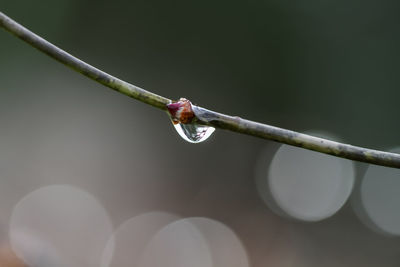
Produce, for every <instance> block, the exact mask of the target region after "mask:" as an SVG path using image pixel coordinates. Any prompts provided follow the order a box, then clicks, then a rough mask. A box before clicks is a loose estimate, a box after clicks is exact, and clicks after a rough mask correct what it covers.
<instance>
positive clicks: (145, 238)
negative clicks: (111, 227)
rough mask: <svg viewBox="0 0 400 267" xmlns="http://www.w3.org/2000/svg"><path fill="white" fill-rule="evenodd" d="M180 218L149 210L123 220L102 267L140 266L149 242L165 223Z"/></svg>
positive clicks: (107, 248) (109, 243) (105, 254)
mask: <svg viewBox="0 0 400 267" xmlns="http://www.w3.org/2000/svg"><path fill="white" fill-rule="evenodd" d="M177 219H179V217H178V216H176V215H173V214H170V213H166V212H159V211H154V212H149V213H145V214H141V215H138V216H135V217H133V218H130V219H128V220H126V221H125V222H123V223H122V224H121V225H120V226H119V227H118V228H117V229H116V231H115V232H114V234H113V235H112V237H111V238H110V239H109V241H108V243H107V246H106V249H105V250H104V253H103V257H102V262H101V267H111V266H112V267H123V266H138V264H139V261H140V259H141V257H142V256H143V252H144V250H145V248H146V246H147V244H148V242H149V241H150V240H151V239H152V238H153V236H154V235H155V234H156V233H157V232H158V231H159V230H160V229H161V228H163V227H164V226H165V225H167V224H169V223H171V222H173V221H175V220H177Z"/></svg>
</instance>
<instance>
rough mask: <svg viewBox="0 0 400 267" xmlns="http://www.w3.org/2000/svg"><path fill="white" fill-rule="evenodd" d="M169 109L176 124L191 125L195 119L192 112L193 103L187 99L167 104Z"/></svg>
mask: <svg viewBox="0 0 400 267" xmlns="http://www.w3.org/2000/svg"><path fill="white" fill-rule="evenodd" d="M167 109H168V112H169V114H170V115H171V118H172V121H173V122H174V123H175V124H176V123H183V124H187V123H190V122H191V121H192V120H193V118H194V117H195V116H194V112H193V110H192V103H191V102H190V101H189V100H187V99H185V98H181V99H179V101H177V102H174V103H171V104H167Z"/></svg>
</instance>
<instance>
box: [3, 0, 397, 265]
mask: <svg viewBox="0 0 400 267" xmlns="http://www.w3.org/2000/svg"><path fill="white" fill-rule="evenodd" d="M1 11H2V12H4V13H5V14H7V15H8V16H10V17H11V18H13V19H15V20H16V21H18V22H20V23H21V24H23V25H24V26H26V27H27V28H29V29H31V30H32V31H34V32H36V33H37V34H39V35H41V36H42V37H44V38H46V39H47V40H49V41H50V42H53V43H54V44H56V45H58V46H59V47H61V48H63V49H65V50H66V51H68V52H70V53H72V54H73V55H75V56H77V57H78V58H80V59H82V60H84V61H86V62H88V63H89V64H92V65H94V66H96V67H98V68H100V69H102V70H104V71H106V72H109V73H110V74H112V75H115V76H117V77H120V78H122V79H124V80H126V81H128V82H131V83H133V84H135V85H138V86H140V87H143V88H145V89H147V90H150V91H152V92H155V93H157V94H160V95H163V96H166V97H169V98H172V99H178V98H180V97H186V98H188V99H190V100H191V101H193V102H194V103H197V104H199V105H201V106H204V107H207V108H210V109H213V110H216V111H220V112H223V113H227V114H231V115H239V116H241V117H244V118H248V119H253V120H256V121H260V122H264V123H268V124H272V125H275V126H280V127H285V128H289V129H293V130H299V131H305V130H322V131H326V132H329V133H331V134H333V135H335V136H338V137H340V138H341V139H342V140H344V141H345V142H349V143H352V144H355V145H360V146H366V147H372V148H376V149H387V148H389V147H395V146H398V145H399V134H398V133H399V130H400V125H399V124H398V123H397V122H398V114H399V104H398V101H399V99H400V90H399V89H398V88H399V86H400V75H398V73H399V72H400V64H399V62H400V50H399V49H398V47H400V34H399V26H400V25H399V24H400V16H399V15H398V14H399V11H400V3H399V2H398V1H389V0H383V1H378V0H367V1H359V0H358V1H356V0H352V1H343V0H341V1H331V0H324V1H282V0H268V1H256V0H251V1H246V2H245V1H159V0H138V1H136V0H135V1H122V0H114V1H78V0H51V1H50V0H42V1H26V0H24V1H10V0H3V1H2V3H1ZM0 47H1V49H0V79H1V84H0V128H1V129H2V130H1V134H0V137H2V141H0V143H1V144H0V146H1V147H0V148H1V149H2V151H3V154H2V155H1V156H0V160H1V159H3V163H2V164H3V165H4V166H7V168H6V169H7V172H5V171H4V169H3V172H2V173H0V177H1V176H5V177H9V180H10V181H11V180H12V183H11V185H8V187H7V188H8V189H9V190H11V191H12V190H14V191H12V192H15V194H14V195H13V196H12V197H11V198H10V199H8V200H7V201H5V202H3V204H2V208H3V212H2V213H3V214H5V215H3V216H0V217H3V219H2V220H3V221H7V214H9V213H10V212H11V208H12V204H13V203H14V202H15V201H17V200H18V198H19V197H22V196H23V195H24V194H26V193H27V192H29V191H30V190H32V189H34V188H36V187H37V186H38V185H43V184H48V183H58V182H62V183H73V184H78V185H79V186H81V187H83V188H85V189H86V190H89V191H91V192H94V193H95V194H96V195H97V196H98V197H99V198H100V199H101V200H102V202H103V203H104V205H105V206H106V208H108V209H109V210H111V212H110V214H111V216H112V219H113V220H114V222H116V223H117V224H118V223H119V222H120V221H121V220H122V219H124V218H127V217H129V214H134V213H135V212H137V211H143V210H147V209H154V208H164V209H170V210H174V211H175V212H181V213H183V214H185V215H198V214H200V215H204V216H215V217H217V218H219V219H221V220H225V221H226V222H230V223H231V226H232V225H233V226H232V227H233V228H234V229H235V230H237V231H238V232H239V234H241V238H243V239H244V242H245V243H246V246H247V248H248V250H249V254H250V256H251V258H252V259H253V261H254V262H255V265H254V266H263V265H262V254H263V253H262V249H261V248H260V246H261V247H262V244H264V243H263V241H262V240H260V238H259V237H257V234H256V233H255V232H252V230H248V229H247V227H250V226H249V225H248V224H245V223H244V222H242V221H240V220H239V221H238V220H236V219H235V218H236V216H237V215H236V214H237V213H238V212H239V211H241V212H243V213H240V214H245V213H246V212H248V211H249V210H252V209H254V210H256V211H257V212H265V213H268V214H269V217H267V218H264V221H265V220H270V219H271V217H273V218H274V219H273V220H278V221H279V223H281V224H285V225H288V226H289V227H291V228H293V229H295V230H293V231H294V232H296V233H297V235H304V236H306V239H307V240H309V242H311V243H312V242H317V243H319V242H320V243H321V244H322V245H321V246H320V247H319V248H318V251H319V253H320V255H319V256H317V255H316V256H315V257H313V256H312V255H308V254H307V255H308V257H309V258H311V259H314V261H315V262H314V263H315V266H321V262H320V261H319V260H321V259H324V257H326V258H328V261H329V259H333V258H335V257H344V260H343V262H342V263H343V265H329V264H328V265H325V266H358V265H357V264H359V266H367V265H365V264H371V265H368V266H376V265H374V264H376V263H377V262H379V260H378V259H379V258H381V257H385V259H386V260H383V261H382V262H381V263H383V264H384V265H380V266H396V265H393V264H394V263H395V259H396V256H395V255H396V254H395V253H394V250H393V247H394V246H395V245H396V242H395V241H393V240H392V239H386V237H381V236H379V235H376V234H374V233H372V232H370V231H368V230H367V229H364V228H363V226H362V225H361V224H360V223H359V222H358V221H357V219H356V217H355V216H354V214H353V213H352V212H351V211H350V210H349V208H348V207H347V209H345V211H343V212H342V213H339V214H338V215H337V217H335V218H333V219H328V220H331V221H329V222H322V223H318V224H312V225H303V224H301V223H300V224H297V223H294V222H287V221H285V220H284V219H277V218H276V217H274V216H275V215H271V213H270V211H268V210H267V209H266V208H264V207H263V204H262V203H261V201H260V199H259V198H258V197H257V194H256V189H255V188H254V181H253V168H254V164H255V162H256V160H257V156H258V155H259V153H260V151H261V150H262V149H263V147H264V146H267V145H270V143H269V142H267V141H264V140H258V139H254V138H252V137H246V136H241V135H237V134H233V133H228V132H223V131H218V132H217V134H215V136H213V137H212V139H211V140H210V141H208V142H207V143H205V144H200V145H195V146H194V145H189V144H186V143H184V142H183V141H181V140H180V139H178V136H177V135H176V133H175V132H174V130H173V128H172V126H171V125H169V122H168V120H167V116H165V115H164V114H162V113H160V111H158V110H154V109H152V108H151V107H147V106H145V105H143V104H141V103H139V102H136V101H134V100H131V99H129V98H127V97H125V96H123V95H118V94H117V93H115V92H113V91H111V90H108V89H107V88H104V87H102V86H100V85H97V84H95V83H94V82H92V81H90V80H88V79H86V78H85V77H81V76H80V75H79V74H76V73H73V72H72V71H71V70H69V69H67V68H65V67H64V66H62V65H60V64H59V63H58V62H55V61H54V60H52V59H50V58H48V57H47V56H45V55H43V54H41V53H39V52H38V51H36V50H35V49H33V48H31V47H29V46H28V45H26V44H24V43H23V42H22V41H20V40H18V39H16V38H15V37H13V36H12V35H10V34H8V33H6V32H4V31H0ZM60 142H61V143H60ZM43 147H44V148H43ZM46 149H47V150H46ZM68 149H69V150H68ZM80 149H82V151H83V154H80V157H78V158H79V160H76V161H74V160H72V159H73V158H74V157H75V155H76V154H77V153H80V152H82V151H81V150H80ZM85 149H86V150H85ZM43 151H44V152H43ZM85 151H86V152H85ZM85 153H86V154H85ZM94 155H96V156H98V158H97V157H94ZM182 155H184V156H182ZM40 157H43V159H42V160H41V161H40V160H39V161H37V158H40ZM52 157H54V159H52ZM182 157H183V158H182ZM57 159H59V161H57ZM69 160H72V161H71V162H70V161H69ZM86 161H88V162H86ZM17 163H18V164H17ZM65 164H66V165H67V167H66V166H65ZM0 165H1V164H0ZM84 165H88V166H86V167H87V168H88V171H87V172H88V173H90V171H93V170H95V169H96V172H95V174H93V173H91V174H90V175H88V176H87V177H86V178H85V179H82V177H81V176H82V175H84V174H85V170H86V169H84V167H83V166H84ZM21 166H22V167H21ZM54 166H56V167H54ZM362 166H364V167H365V165H362ZM69 167H70V168H71V169H70V168H69ZM81 167H82V168H83V169H82V171H81V172H80V171H79V170H81V169H79V168H81ZM18 168H22V170H21V169H19V170H18V171H16V172H14V171H15V170H17V169H18ZM51 168H53V169H54V170H53V171H54V173H57V172H58V173H60V174H61V175H60V177H50V176H51V173H52V172H51V171H49V177H47V178H45V179H41V178H40V177H42V176H43V173H46V171H44V170H43V169H45V170H47V171H48V169H51ZM75 168H77V169H78V170H76V171H72V170H74V169H75ZM0 170H1V166H0ZM70 171H71V172H70ZM26 173H31V174H33V176H34V177H39V178H37V179H35V178H34V177H33V178H32V179H31V178H29V177H26V176H24V174H26ZM71 173H72V174H71ZM96 174H98V175H96ZM132 176H135V177H136V176H140V177H142V178H140V179H139V181H138V180H134V179H133V180H132ZM188 176H190V177H189V178H188ZM70 177H75V178H70ZM151 177H152V178H151ZM149 179H150V181H149ZM208 187H210V188H212V190H211V193H209V194H205V195H203V196H202V197H204V198H205V199H202V198H199V199H196V197H198V196H199V195H200V192H201V190H203V189H204V188H208ZM138 188H140V192H142V191H144V192H149V193H148V194H150V195H151V194H153V195H154V198H151V199H150V200H148V202H146V201H144V202H138V201H137V199H136V195H135V193H137V194H140V193H139V192H136V191H135V190H139V189H138ZM204 190H205V189H204ZM141 194H142V195H146V194H144V193H141ZM0 202H1V201H0ZM215 203H217V204H215ZM214 205H215V206H214ZM117 207H118V208H117ZM239 222H240V223H243V225H241V224H240V223H239ZM262 222H263V220H261V219H260V222H259V224H257V227H255V228H256V229H259V227H260V225H261V224H262ZM360 229H361V230H360ZM260 231H261V232H262V230H260ZM298 233H301V234H298ZM352 234H354V235H352ZM349 236H350V237H349ZM365 236H366V237H365ZM276 238H278V239H279V237H276ZM342 238H343V239H346V238H348V239H349V240H347V241H346V242H347V243H348V246H344V247H343V242H344V241H343V240H342ZM365 239H366V240H368V242H371V243H370V244H369V245H366V244H365V242H364V241H363V240H365ZM310 240H311V241H310ZM373 243H376V244H378V245H377V246H376V248H375V247H374V245H373ZM363 245H365V246H370V247H368V249H367V251H375V254H370V255H364V254H363V253H362V251H363V249H362V248H363V247H362V246H363ZM351 246H354V247H353V248H352V249H354V250H357V251H358V252H356V255H349V254H351V253H350V252H349V249H350V247H351ZM378 246H381V247H385V246H386V247H388V248H389V251H384V249H382V248H378ZM303 252H304V251H303ZM391 252H393V253H391ZM304 253H310V252H307V251H305V252H304ZM358 257H360V259H358ZM361 257H364V258H363V259H361ZM332 262H333V261H332ZM323 264H326V262H324V263H323ZM332 264H333V263H332ZM362 264H364V265H362ZM385 264H386V265H385ZM308 266H311V265H308ZM312 266H314V265H312Z"/></svg>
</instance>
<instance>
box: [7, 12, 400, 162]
mask: <svg viewBox="0 0 400 267" xmlns="http://www.w3.org/2000/svg"><path fill="white" fill-rule="evenodd" d="M0 26H1V27H3V28H4V29H5V30H7V31H9V32H10V33H12V34H14V35H15V36H17V37H18V38H20V39H21V40H23V41H24V42H26V43H28V44H30V45H31V46H33V47H35V48H37V49H38V50H40V51H41V52H43V53H45V54H47V55H48V56H50V57H52V58H53V59H55V60H57V61H59V62H61V63H63V64H64V65H66V66H68V67H70V68H72V69H73V70H75V71H77V72H79V73H81V74H83V75H85V76H87V77H88V78H90V79H92V80H94V81H97V82H99V83H101V84H103V85H105V86H107V87H109V88H111V89H113V90H115V91H118V92H120V93H122V94H124V95H127V96H129V97H132V98H134V99H137V100H139V101H141V102H143V103H146V104H149V105H151V106H153V107H156V108H159V109H162V110H167V107H166V105H167V104H169V103H171V102H172V101H171V100H170V99H168V98H165V97H162V96H159V95H157V94H154V93H152V92H149V91H146V90H144V89H142V88H140V87H137V86H135V85H132V84H130V83H127V82H125V81H123V80H121V79H118V78H116V77H114V76H111V75H109V74H107V73H106V72H104V71H102V70H99V69H97V68H95V67H93V66H91V65H89V64H87V63H85V62H83V61H82V60H80V59H78V58H76V57H74V56H72V55H70V54H68V53H67V52H65V51H64V50H62V49H60V48H58V47H57V46H55V45H53V44H51V43H50V42H48V41H46V40H45V39H43V38H41V37H40V36H38V35H36V34H35V33H33V32H31V31H30V30H28V29H26V28H25V27H23V26H22V25H20V24H19V23H17V22H16V21H14V20H12V19H11V18H9V17H7V16H6V15H5V14H3V13H1V12H0ZM193 110H194V113H195V115H196V118H197V122H198V123H200V124H204V125H209V126H213V127H215V128H220V129H225V130H230V131H233V132H238V133H242V134H247V135H252V136H256V137H260V138H263V139H268V140H273V141H276V142H279V143H284V144H288V145H292V146H297V147H301V148H305V149H309V150H313V151H317V152H320V153H325V154H329V155H333V156H336V157H341V158H346V159H350V160H356V161H361V162H366V163H370V164H376V165H382V166H387V167H393V168H400V154H396V153H390V152H385V151H379V150H373V149H368V148H363V147H357V146H353V145H349V144H343V143H339V142H334V141H330V140H327V139H323V138H319V137H314V136H311V135H307V134H302V133H298V132H295V131H290V130H286V129H282V128H278V127H274V126H271V125H267V124H262V123H258V122H254V121H250V120H246V119H242V118H240V117H233V116H228V115H225V114H221V113H218V112H214V111H211V110H207V109H205V108H202V107H198V106H193Z"/></svg>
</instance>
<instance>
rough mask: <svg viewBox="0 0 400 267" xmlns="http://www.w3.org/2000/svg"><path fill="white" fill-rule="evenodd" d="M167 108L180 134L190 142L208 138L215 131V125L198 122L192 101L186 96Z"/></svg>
mask: <svg viewBox="0 0 400 267" xmlns="http://www.w3.org/2000/svg"><path fill="white" fill-rule="evenodd" d="M167 109H168V112H169V115H170V117H171V120H172V123H173V124H174V127H175V130H176V131H177V132H178V134H179V135H180V136H181V137H182V138H183V139H184V140H185V141H188V142H190V143H200V142H203V141H205V140H207V139H208V138H209V137H210V136H211V135H212V133H213V132H214V131H215V128H214V127H210V126H206V125H201V124H197V123H196V122H195V121H196V119H195V118H196V116H195V114H194V112H193V109H192V103H190V101H189V100H187V99H185V98H181V99H179V101H177V102H174V103H171V104H168V105H167Z"/></svg>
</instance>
